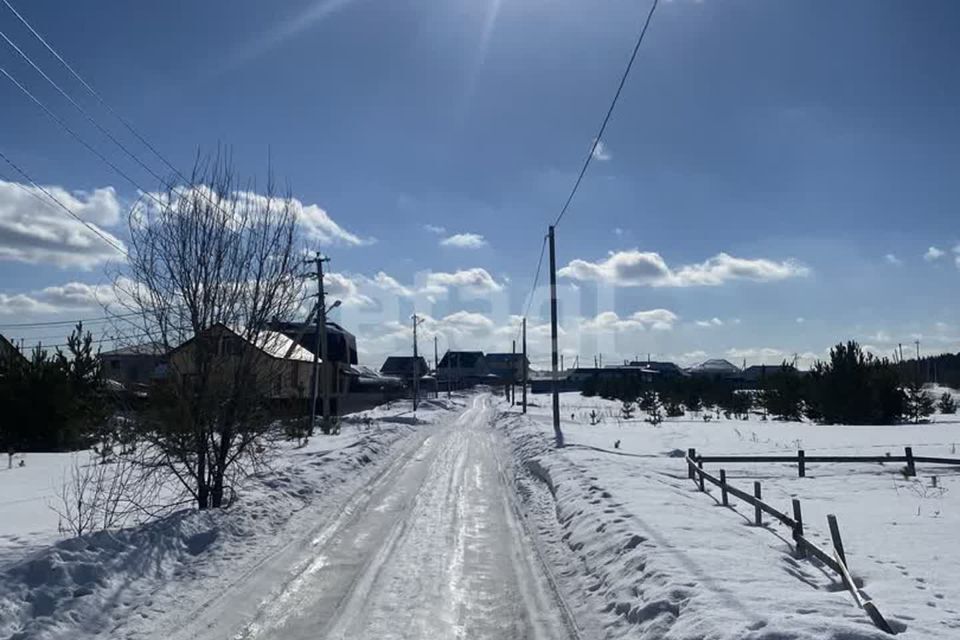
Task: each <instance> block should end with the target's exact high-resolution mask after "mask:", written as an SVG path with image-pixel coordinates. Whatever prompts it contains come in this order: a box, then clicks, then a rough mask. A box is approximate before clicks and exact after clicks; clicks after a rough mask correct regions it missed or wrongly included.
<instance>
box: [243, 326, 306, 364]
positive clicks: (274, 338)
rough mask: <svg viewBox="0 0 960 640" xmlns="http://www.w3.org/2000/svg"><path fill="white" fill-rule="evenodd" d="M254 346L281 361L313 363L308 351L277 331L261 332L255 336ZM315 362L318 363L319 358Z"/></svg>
mask: <svg viewBox="0 0 960 640" xmlns="http://www.w3.org/2000/svg"><path fill="white" fill-rule="evenodd" d="M254 346H255V347H258V348H260V349H261V350H262V351H264V352H266V353H267V355H270V356H273V357H274V358H279V359H281V360H303V361H305V362H313V353H312V352H311V351H310V350H309V349H304V348H303V347H301V346H300V345H299V344H297V343H296V342H294V341H293V340H292V339H291V338H289V337H287V336H285V335H284V334H282V333H280V332H279V331H261V332H260V333H259V334H257V340H256V343H254ZM317 361H318V362H319V358H318V359H317Z"/></svg>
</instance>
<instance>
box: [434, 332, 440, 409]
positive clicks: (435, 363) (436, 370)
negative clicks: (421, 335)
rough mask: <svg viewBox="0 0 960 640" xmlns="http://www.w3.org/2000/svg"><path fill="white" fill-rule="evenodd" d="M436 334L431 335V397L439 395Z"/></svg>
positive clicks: (438, 363)
mask: <svg viewBox="0 0 960 640" xmlns="http://www.w3.org/2000/svg"><path fill="white" fill-rule="evenodd" d="M438 354H439V352H438V351H437V336H433V397H434V398H439V397H440V360H439V359H438V357H437V356H438Z"/></svg>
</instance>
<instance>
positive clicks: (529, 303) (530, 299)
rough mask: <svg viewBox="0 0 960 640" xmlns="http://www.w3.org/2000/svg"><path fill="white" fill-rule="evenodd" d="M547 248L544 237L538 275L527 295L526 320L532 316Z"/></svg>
mask: <svg viewBox="0 0 960 640" xmlns="http://www.w3.org/2000/svg"><path fill="white" fill-rule="evenodd" d="M546 248H547V236H543V244H542V245H540V257H539V258H538V259H537V273H536V275H535V276H533V286H532V287H531V288H530V293H528V294H527V299H526V309H525V310H524V312H523V317H524V318H526V317H528V316H529V315H530V307H531V306H533V296H534V294H535V293H536V291H537V283H539V282H540V269H541V267H543V253H544V251H545V250H546ZM517 335H518V336H519V335H520V328H519V327H518V328H517Z"/></svg>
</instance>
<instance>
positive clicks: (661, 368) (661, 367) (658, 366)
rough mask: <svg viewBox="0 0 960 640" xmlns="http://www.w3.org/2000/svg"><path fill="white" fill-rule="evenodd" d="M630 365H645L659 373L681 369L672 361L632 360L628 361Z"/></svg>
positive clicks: (677, 371) (675, 371)
mask: <svg viewBox="0 0 960 640" xmlns="http://www.w3.org/2000/svg"><path fill="white" fill-rule="evenodd" d="M630 366H632V367H646V368H647V369H652V370H654V371H658V372H660V373H665V372H671V373H679V372H680V371H682V370H681V369H680V367H679V366H678V365H676V364H675V363H673V362H657V361H656V360H634V361H633V362H631V363H630Z"/></svg>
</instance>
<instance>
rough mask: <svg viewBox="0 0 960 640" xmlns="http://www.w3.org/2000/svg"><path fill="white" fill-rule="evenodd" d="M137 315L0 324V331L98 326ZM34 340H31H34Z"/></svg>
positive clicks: (124, 314)
mask: <svg viewBox="0 0 960 640" xmlns="http://www.w3.org/2000/svg"><path fill="white" fill-rule="evenodd" d="M139 315H140V314H139V313H121V314H118V315H115V316H102V317H100V318H78V319H76V320H50V321H45V322H11V323H3V324H0V329H32V328H35V327H61V326H71V325H75V324H77V323H78V322H82V323H83V324H100V323H103V322H109V321H111V320H120V319H122V318H132V317H133V316H139ZM34 339H35V338H31V340H34Z"/></svg>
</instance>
